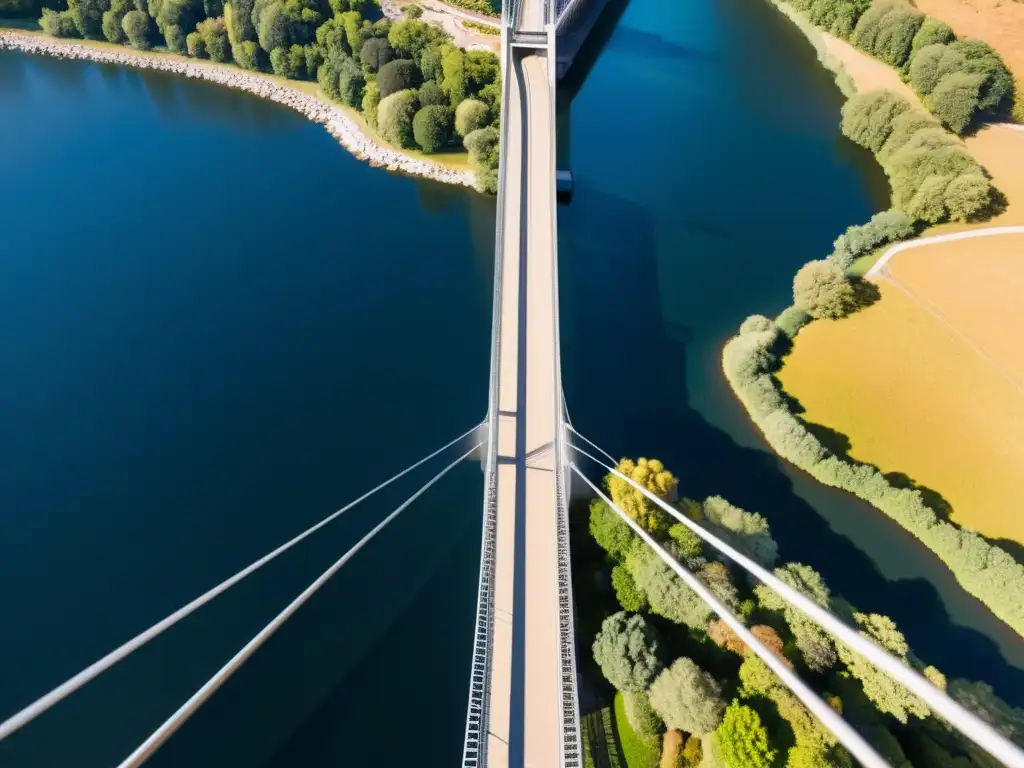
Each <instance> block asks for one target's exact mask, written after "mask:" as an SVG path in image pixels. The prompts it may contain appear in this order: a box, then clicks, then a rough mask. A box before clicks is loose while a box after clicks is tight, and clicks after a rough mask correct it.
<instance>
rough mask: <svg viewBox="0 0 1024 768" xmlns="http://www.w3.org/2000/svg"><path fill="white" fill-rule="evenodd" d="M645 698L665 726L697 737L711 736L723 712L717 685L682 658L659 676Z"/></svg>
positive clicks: (720, 690)
mask: <svg viewBox="0 0 1024 768" xmlns="http://www.w3.org/2000/svg"><path fill="white" fill-rule="evenodd" d="M648 695H649V696H650V699H651V706H652V707H653V708H654V711H655V712H657V713H658V715H660V716H661V719H662V720H663V721H664V722H665V725H667V726H668V727H669V728H677V729H679V730H680V731H685V732H686V733H693V734H696V735H697V736H703V735H705V734H708V733H711V731H713V730H714V729H715V727H716V726H717V725H718V723H719V721H720V720H721V718H722V711H723V710H724V709H725V702H724V701H722V688H721V686H720V685H719V684H718V682H717V681H716V680H715V679H714V678H713V677H712V676H711V675H709V674H708V673H707V672H705V671H704V670H703V669H701V668H700V667H698V666H697V665H696V664H695V663H694V662H693V661H692V660H691V659H688V658H686V657H685V656H683V657H680V658H678V659H676V660H675V662H673V664H672V666H671V667H669V668H668V669H666V670H664V671H663V672H662V673H661V674H660V675H658V677H657V679H656V680H655V681H654V682H653V683H652V684H651V688H650V691H648Z"/></svg>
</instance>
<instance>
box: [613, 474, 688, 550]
mask: <svg viewBox="0 0 1024 768" xmlns="http://www.w3.org/2000/svg"><path fill="white" fill-rule="evenodd" d="M617 469H618V471H619V473H621V474H622V475H624V476H625V477H628V478H629V479H630V480H632V481H633V482H634V483H636V484H637V485H640V486H642V487H643V488H645V489H647V490H648V491H650V492H651V493H652V494H653V495H654V496H657V497H658V498H660V499H662V500H663V501H667V502H673V501H675V498H676V487H677V486H678V485H679V480H677V479H676V477H675V476H674V475H673V474H672V473H671V472H669V471H668V470H667V469H665V465H664V464H662V463H661V462H660V461H658V460H657V459H644V458H640V459H637V460H636V461H635V462H634V461H633V460H632V459H621V460H620V461H619V465H618V467H617ZM605 482H606V485H607V487H608V493H609V495H610V496H611V499H612V501H613V502H614V503H615V505H616V506H617V507H618V508H619V509H621V510H622V511H623V512H625V513H626V514H627V515H628V516H629V517H630V518H631V519H632V520H635V521H636V522H637V524H638V525H640V527H642V528H644V529H646V530H647V531H648V532H649V533H653V534H664V533H666V532H667V531H668V529H669V526H670V525H671V520H670V518H669V516H668V514H667V513H666V512H665V511H664V510H663V509H661V507H660V506H658V505H657V504H655V503H654V502H653V501H651V500H650V499H648V498H647V496H645V495H644V494H643V493H642V492H640V491H639V490H637V488H635V487H634V486H633V485H632V484H631V483H629V482H627V481H626V480H624V479H622V478H621V477H619V476H618V475H615V474H609V475H608V477H607V478H606V480H605Z"/></svg>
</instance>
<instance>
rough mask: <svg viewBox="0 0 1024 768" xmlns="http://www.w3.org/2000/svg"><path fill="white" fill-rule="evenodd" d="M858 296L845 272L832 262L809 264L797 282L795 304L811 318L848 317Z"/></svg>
mask: <svg viewBox="0 0 1024 768" xmlns="http://www.w3.org/2000/svg"><path fill="white" fill-rule="evenodd" d="M856 302H857V294H856V292H855V291H854V288H853V285H852V284H851V283H850V281H849V280H847V279H846V276H845V275H844V274H843V271H842V270H841V269H839V267H837V266H836V265H835V264H833V263H832V262H829V261H824V260H822V261H809V262H807V263H806V264H804V265H803V266H802V267H801V268H800V271H799V272H797V273H796V277H795V278H794V279H793V303H794V304H796V306H798V307H799V308H800V309H802V310H803V311H804V312H806V313H807V314H809V315H810V316H811V317H818V318H821V317H827V318H840V317H846V315H848V314H850V313H851V312H852V311H853V310H854V309H855V307H856V305H857V304H856Z"/></svg>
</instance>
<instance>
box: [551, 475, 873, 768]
mask: <svg viewBox="0 0 1024 768" xmlns="http://www.w3.org/2000/svg"><path fill="white" fill-rule="evenodd" d="M570 466H571V467H572V469H573V471H574V472H576V474H577V475H579V476H580V477H582V478H583V482H585V483H586V484H587V485H589V486H590V487H591V488H592V489H593V490H594V492H595V493H596V494H597V495H598V496H599V497H600V498H601V500H602V501H604V503H605V504H607V505H608V506H609V507H611V508H612V509H614V510H615V512H616V513H617V514H618V515H619V517H621V518H622V519H623V520H625V521H626V523H627V524H628V525H629V527H630V528H632V529H633V531H634V533H636V535H637V536H639V537H640V538H641V539H643V541H644V543H645V544H647V546H649V547H650V548H651V549H653V550H654V551H655V552H656V553H657V554H658V557H660V558H661V559H662V560H663V561H664V562H665V564H666V565H668V567H669V568H671V569H672V570H673V571H675V572H676V574H677V575H678V576H679V578H681V579H682V580H683V581H684V582H686V586H688V587H689V588H690V589H692V590H693V591H694V592H696V593H697V596H698V597H700V599H701V600H703V601H704V602H705V603H707V604H708V605H709V606H711V609H712V610H713V611H714V612H715V613H717V614H718V615H719V616H720V617H721V619H722V621H724V622H725V623H726V624H728V625H729V627H730V628H731V629H732V630H733V632H735V633H736V634H737V635H739V636H740V639H741V640H743V642H744V643H746V644H747V645H748V646H750V648H751V650H753V651H754V653H756V654H757V656H758V657H759V658H760V659H761V661H763V662H764V663H765V664H767V665H768V666H769V667H770V668H771V669H772V671H773V672H775V674H776V675H778V676H779V679H780V680H781V681H782V682H783V684H784V685H785V686H786V687H787V688H789V689H790V690H791V691H792V692H793V693H794V694H795V695H796V697H797V698H798V699H800V701H802V702H803V703H804V705H805V706H806V707H807V709H809V710H810V711H811V712H812V713H813V714H814V715H815V717H817V718H818V719H819V720H820V721H821V723H822V725H824V726H825V727H826V728H828V729H829V730H830V731H832V733H834V734H835V736H836V738H837V739H839V741H840V743H842V745H843V746H844V747H846V748H847V749H848V750H850V753H851V754H852V755H853V756H854V757H856V758H857V760H859V761H860V763H861V765H863V766H866V767H867V768H889V764H888V763H887V762H885V760H883V759H882V757H881V756H880V755H879V754H878V753H877V752H875V750H874V749H873V748H872V747H871V745H870V744H868V743H867V742H866V741H864V738H863V737H862V736H861V735H860V734H859V733H857V732H856V731H855V730H853V728H851V727H850V724H849V723H847V722H846V721H845V720H843V718H841V717H840V716H839V713H838V712H836V711H835V710H834V709H832V707H830V706H829V705H828V704H826V703H825V702H824V701H823V700H822V699H821V698H820V697H819V696H818V695H817V694H816V693H815V692H814V691H812V690H811V689H810V688H809V687H808V685H807V683H805V682H804V681H803V680H801V679H800V676H799V675H797V674H796V672H794V671H793V670H792V669H790V668H789V667H788V666H786V664H785V663H784V662H783V661H782V659H780V658H779V657H778V656H776V655H775V654H774V653H772V652H771V651H770V650H768V647H767V646H766V645H765V644H764V643H762V642H761V641H760V640H758V639H757V637H755V636H754V634H753V633H752V632H751V631H750V630H749V629H747V627H746V625H744V623H743V622H742V621H740V620H739V619H738V618H737V617H736V615H735V614H734V613H733V612H732V611H730V610H729V609H728V608H727V607H726V606H725V605H724V604H723V603H722V601H721V600H719V599H718V597H716V596H715V594H714V593H713V592H712V591H711V590H710V589H708V588H707V586H706V585H705V584H704V583H703V582H702V581H701V580H700V579H698V578H697V577H696V576H694V575H693V574H692V573H690V571H689V570H687V569H686V568H684V567H683V566H682V564H681V563H680V562H679V561H678V560H676V559H675V558H674V557H672V556H671V555H670V554H669V553H668V552H666V551H665V550H664V549H663V548H662V546H661V545H660V544H658V542H656V541H655V540H654V538H653V537H651V535H650V534H649V533H647V531H645V530H644V529H643V528H641V527H640V526H639V525H638V524H637V523H636V521H634V520H633V519H632V518H630V517H629V515H627V514H626V513H625V512H623V511H622V510H621V509H619V507H618V505H617V504H615V502H613V501H612V500H611V499H609V498H608V497H607V496H605V495H604V493H602V492H601V490H600V489H599V488H598V487H597V486H596V485H594V483H592V482H590V479H589V478H588V477H587V476H586V475H584V474H583V473H582V472H581V471H580V469H579V467H577V466H576V464H575V462H574V463H572V464H570Z"/></svg>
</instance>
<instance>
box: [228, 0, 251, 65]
mask: <svg viewBox="0 0 1024 768" xmlns="http://www.w3.org/2000/svg"><path fill="white" fill-rule="evenodd" d="M254 2H255V0H229V2H227V3H225V5H224V21H225V23H226V26H227V28H228V42H230V43H231V47H232V48H233V47H234V46H236V45H238V44H239V43H241V42H243V41H245V40H255V39H256V27H255V26H253V23H252V9H253V4H254ZM236 59H237V57H236Z"/></svg>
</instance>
